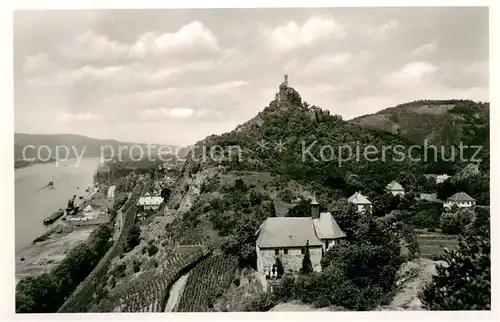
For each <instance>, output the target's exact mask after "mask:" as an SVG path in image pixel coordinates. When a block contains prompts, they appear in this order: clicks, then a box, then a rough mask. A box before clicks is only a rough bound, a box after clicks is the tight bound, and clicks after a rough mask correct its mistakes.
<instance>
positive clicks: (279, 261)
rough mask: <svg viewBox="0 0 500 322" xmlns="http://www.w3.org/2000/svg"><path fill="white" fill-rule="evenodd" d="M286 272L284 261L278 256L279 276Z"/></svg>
mask: <svg viewBox="0 0 500 322" xmlns="http://www.w3.org/2000/svg"><path fill="white" fill-rule="evenodd" d="M284 272H285V268H284V267H283V263H282V262H281V259H280V258H279V257H276V273H278V277H281V276H282V275H283V273H284Z"/></svg>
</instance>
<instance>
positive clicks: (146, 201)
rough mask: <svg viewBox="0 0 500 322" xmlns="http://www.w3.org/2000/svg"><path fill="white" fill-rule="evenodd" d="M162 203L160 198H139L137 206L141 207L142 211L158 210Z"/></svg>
mask: <svg viewBox="0 0 500 322" xmlns="http://www.w3.org/2000/svg"><path fill="white" fill-rule="evenodd" d="M162 202H163V198H162V197H141V198H139V201H138V202H137V205H138V206H140V207H143V208H144V210H158V209H159V208H160V206H161V204H162Z"/></svg>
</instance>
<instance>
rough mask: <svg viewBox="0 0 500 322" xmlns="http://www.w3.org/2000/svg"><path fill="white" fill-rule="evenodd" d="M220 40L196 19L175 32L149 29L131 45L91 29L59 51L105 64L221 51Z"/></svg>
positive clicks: (80, 58)
mask: <svg viewBox="0 0 500 322" xmlns="http://www.w3.org/2000/svg"><path fill="white" fill-rule="evenodd" d="M218 42H219V40H218V38H217V36H216V35H215V34H214V33H213V32H212V31H211V30H210V29H208V28H207V27H206V26H205V25H204V24H203V23H201V22H199V21H193V22H191V23H189V24H187V25H184V26H182V27H181V28H180V29H179V30H178V31H176V32H172V33H155V32H151V31H150V32H146V33H144V34H142V35H140V36H139V37H138V39H137V41H136V42H134V43H130V44H129V43H125V42H120V41H117V40H112V39H110V38H109V37H108V36H106V35H100V34H97V33H96V32H94V31H93V30H88V31H86V32H85V33H83V34H80V35H78V36H77V37H76V38H75V40H74V41H72V42H70V43H69V44H66V45H64V46H61V47H60V48H59V51H60V53H61V54H62V55H63V56H66V57H68V58H72V59H76V60H80V61H84V62H97V61H99V62H100V63H102V62H107V61H114V60H119V59H123V60H131V59H132V60H138V59H144V58H147V57H158V58H163V59H164V58H165V56H164V55H177V56H178V55H186V54H196V55H202V54H213V53H221V52H222V51H221V48H220V47H219V44H218Z"/></svg>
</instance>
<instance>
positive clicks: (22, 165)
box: [14, 158, 57, 169]
mask: <svg viewBox="0 0 500 322" xmlns="http://www.w3.org/2000/svg"><path fill="white" fill-rule="evenodd" d="M56 161H57V159H56V158H51V159H49V160H47V161H42V160H39V159H35V160H33V161H28V160H14V169H21V168H25V167H29V166H32V165H35V164H45V163H54V162H56Z"/></svg>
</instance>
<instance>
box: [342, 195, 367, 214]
mask: <svg viewBox="0 0 500 322" xmlns="http://www.w3.org/2000/svg"><path fill="white" fill-rule="evenodd" d="M347 201H349V202H350V203H353V204H354V205H356V207H357V210H358V212H359V213H363V212H365V211H366V210H368V211H369V212H370V213H371V211H372V203H371V201H370V200H368V199H367V198H366V197H365V196H363V195H362V194H361V192H359V191H358V192H356V193H355V194H353V195H352V196H350V197H349V198H348V199H347Z"/></svg>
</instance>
